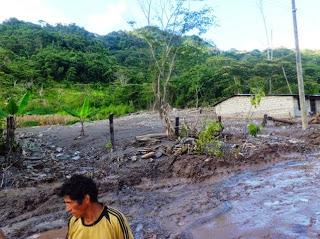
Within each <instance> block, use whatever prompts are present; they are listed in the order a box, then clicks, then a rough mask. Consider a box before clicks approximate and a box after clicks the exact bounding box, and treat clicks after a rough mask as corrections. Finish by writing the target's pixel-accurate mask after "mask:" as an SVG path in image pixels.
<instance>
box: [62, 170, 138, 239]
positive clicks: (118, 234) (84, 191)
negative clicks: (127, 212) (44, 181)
mask: <svg viewBox="0 0 320 239" xmlns="http://www.w3.org/2000/svg"><path fill="white" fill-rule="evenodd" d="M58 196H60V197H63V199H64V203H65V205H66V210H67V211H68V212H69V213H71V214H72V217H71V218H70V220H69V224H68V234H67V239H106V238H108V239H133V235H132V232H131V229H130V226H129V224H128V222H127V219H126V218H125V217H124V216H123V214H122V213H121V212H119V211H117V210H115V209H113V208H110V207H107V206H105V205H103V204H101V203H99V202H98V189H97V186H96V184H95V182H94V181H93V180H92V179H90V178H88V177H85V176H82V175H73V176H72V177H71V178H70V179H68V180H67V181H65V182H64V183H63V185H62V186H61V188H59V190H58Z"/></svg>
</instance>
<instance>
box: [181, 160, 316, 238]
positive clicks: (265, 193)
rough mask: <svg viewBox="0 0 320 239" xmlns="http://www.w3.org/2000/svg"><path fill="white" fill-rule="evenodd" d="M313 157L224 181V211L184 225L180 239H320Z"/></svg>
mask: <svg viewBox="0 0 320 239" xmlns="http://www.w3.org/2000/svg"><path fill="white" fill-rule="evenodd" d="M319 156H320V155H319V154H314V155H311V156H310V155H308V159H306V160H299V161H296V160H292V161H285V162H281V163H278V164H276V165H274V166H272V167H269V168H267V169H264V170H259V171H256V172H244V173H241V174H239V175H236V176H234V177H232V178H230V179H228V180H226V181H224V182H223V183H222V184H221V185H220V186H219V187H221V190H220V192H224V193H227V194H228V197H227V201H226V203H228V205H229V208H228V210H225V211H224V212H223V213H219V214H216V215H214V216H213V217H212V218H211V219H210V220H206V222H205V223H203V224H201V223H200V224H194V225H189V226H190V229H189V230H188V232H187V233H186V235H187V236H186V238H194V239H205V238H206V239H207V238H221V239H222V238H223V239H228V238H277V239H280V238H320V200H319V199H320V188H319V186H320V160H319Z"/></svg>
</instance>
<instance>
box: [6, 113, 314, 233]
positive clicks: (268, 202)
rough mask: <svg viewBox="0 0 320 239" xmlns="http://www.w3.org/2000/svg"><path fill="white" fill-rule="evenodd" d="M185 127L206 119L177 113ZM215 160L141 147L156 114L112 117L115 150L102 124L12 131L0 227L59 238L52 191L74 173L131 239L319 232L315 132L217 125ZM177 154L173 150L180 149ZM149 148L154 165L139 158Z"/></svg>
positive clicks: (155, 128)
mask: <svg viewBox="0 0 320 239" xmlns="http://www.w3.org/2000/svg"><path fill="white" fill-rule="evenodd" d="M173 115H175V116H176V115H179V116H180V117H181V118H183V117H185V119H186V120H188V122H189V124H190V125H193V126H197V127H198V128H199V127H200V125H201V122H203V121H204V120H206V119H208V118H212V117H213V114H212V112H204V113H203V114H201V115H200V114H199V112H198V111H197V110H188V111H176V112H174V113H173ZM223 123H224V125H225V129H224V132H223V137H222V142H223V145H222V149H223V153H224V156H223V157H220V158H218V157H212V156H205V155H198V154H196V153H193V152H191V151H189V152H183V153H179V154H177V152H178V150H177V148H179V147H180V146H179V145H180V143H181V142H178V141H169V140H165V139H162V140H158V141H156V142H149V143H144V144H142V143H141V142H139V143H138V142H136V141H135V140H134V137H135V136H137V135H143V134H148V133H159V132H163V125H162V124H161V122H160V121H159V120H158V116H157V114H153V113H140V114H135V115H130V116H126V117H121V118H119V119H115V121H114V124H115V135H116V150H115V151H114V152H112V153H111V152H109V151H108V148H107V147H105V146H106V144H107V143H108V140H109V134H108V128H107V126H108V123H107V121H98V122H92V123H88V124H86V128H85V130H86V136H84V137H82V138H79V137H78V135H79V132H80V128H79V125H78V124H77V125H73V126H47V127H31V128H25V129H21V130H19V131H18V137H19V138H20V139H21V141H22V146H23V155H24V160H23V169H16V168H13V167H12V168H9V169H7V170H6V171H2V178H3V180H2V181H3V183H2V186H3V187H2V189H1V191H0V226H1V227H2V229H3V230H4V231H5V233H6V235H7V237H8V238H9V239H10V238H12V239H15V238H29V239H32V238H33V239H35V238H43V239H44V238H48V239H49V238H51V239H53V238H63V237H64V235H65V226H66V222H67V218H68V215H67V214H66V213H65V212H64V205H63V203H62V200H61V199H60V198H57V196H55V188H56V187H58V186H59V185H60V184H61V182H62V181H63V180H64V178H66V177H68V176H70V175H72V174H73V173H82V174H86V175H89V176H93V177H94V178H95V179H96V180H97V181H98V184H99V190H100V201H101V202H103V203H105V204H107V205H110V206H112V207H115V208H118V209H120V210H121V211H122V212H123V213H124V214H125V215H127V217H128V219H129V221H130V224H131V227H132V230H133V232H134V235H135V238H137V239H142V238H159V239H160V238H195V239H196V238H317V237H318V234H317V231H319V229H320V223H319V220H320V207H319V206H318V205H317V201H318V199H319V193H318V191H317V185H318V183H319V180H320V176H319V173H318V171H319V167H320V163H319V162H318V160H319V144H320V130H319V129H318V126H317V125H312V127H310V129H308V130H307V131H304V132H302V130H301V126H300V125H299V124H296V125H292V126H286V125H274V124H273V123H268V124H267V126H266V127H265V128H264V129H263V130H262V132H261V134H260V135H258V137H256V138H254V137H251V136H248V135H247V134H246V133H245V130H244V129H245V125H246V123H247V122H244V121H236V120H224V122H223ZM180 148H181V147H180ZM151 149H156V151H157V157H154V158H149V159H142V158H141V156H142V155H143V154H144V153H145V152H148V151H150V150H151Z"/></svg>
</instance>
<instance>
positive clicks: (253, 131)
mask: <svg viewBox="0 0 320 239" xmlns="http://www.w3.org/2000/svg"><path fill="white" fill-rule="evenodd" d="M247 130H248V133H249V134H250V135H251V136H254V137H257V134H259V133H260V131H261V126H259V125H257V124H254V123H249V124H248V125H247Z"/></svg>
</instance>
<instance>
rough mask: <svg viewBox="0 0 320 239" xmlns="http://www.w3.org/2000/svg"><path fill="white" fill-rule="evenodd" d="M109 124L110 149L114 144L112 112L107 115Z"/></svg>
mask: <svg viewBox="0 0 320 239" xmlns="http://www.w3.org/2000/svg"><path fill="white" fill-rule="evenodd" d="M109 125H110V141H111V145H112V150H114V149H115V145H114V129H113V114H110V115H109Z"/></svg>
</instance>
